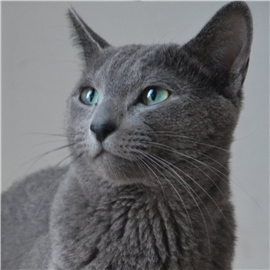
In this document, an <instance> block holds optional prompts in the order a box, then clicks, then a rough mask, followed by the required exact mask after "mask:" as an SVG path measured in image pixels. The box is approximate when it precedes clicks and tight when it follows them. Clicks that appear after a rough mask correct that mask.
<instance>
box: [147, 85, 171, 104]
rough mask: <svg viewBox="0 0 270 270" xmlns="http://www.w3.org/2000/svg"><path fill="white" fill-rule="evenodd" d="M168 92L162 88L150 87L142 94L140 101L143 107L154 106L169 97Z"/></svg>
mask: <svg viewBox="0 0 270 270" xmlns="http://www.w3.org/2000/svg"><path fill="white" fill-rule="evenodd" d="M169 95H170V94H169V92H168V91H167V90H165V89H162V88H157V87H151V88H147V89H146V90H144V92H143V96H142V101H143V103H144V104H145V105H155V104H157V103H160V102H162V101H163V100H165V99H167V98H168V97H169Z"/></svg>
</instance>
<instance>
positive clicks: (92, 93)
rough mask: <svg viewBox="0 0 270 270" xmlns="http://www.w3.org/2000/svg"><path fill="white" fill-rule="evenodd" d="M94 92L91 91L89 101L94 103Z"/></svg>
mask: <svg viewBox="0 0 270 270" xmlns="http://www.w3.org/2000/svg"><path fill="white" fill-rule="evenodd" d="M94 93H95V92H94V91H90V93H89V94H90V95H89V100H90V101H92V100H93V97H94Z"/></svg>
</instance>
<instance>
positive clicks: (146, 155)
mask: <svg viewBox="0 0 270 270" xmlns="http://www.w3.org/2000/svg"><path fill="white" fill-rule="evenodd" d="M137 151H138V152H140V153H141V154H142V155H144V157H145V158H147V159H148V160H149V161H151V162H152V163H154V164H156V165H157V166H158V167H161V166H160V165H159V164H158V163H156V162H155V161H154V160H152V159H151V155H150V154H148V153H144V152H142V151H139V150H137ZM154 168H155V169H156V170H158V169H157V167H156V166H154ZM161 168H162V167H161ZM158 171H159V173H160V174H162V175H163V177H164V179H165V180H166V181H167V182H168V183H169V184H170V186H171V187H172V188H173V189H174V191H175V192H176V194H177V196H178V197H179V199H180V201H181V203H182V205H183V206H184V209H185V212H186V214H187V218H188V220H189V223H190V226H191V229H192V232H193V234H194V230H193V225H192V222H191V219H190V215H189V213H188V210H187V207H186V204H185V202H184V201H183V199H182V197H181V195H180V193H179V192H178V190H177V189H176V188H175V186H174V185H173V184H172V183H171V182H170V180H169V179H168V178H167V177H166V176H165V175H164V174H163V173H162V172H161V171H160V170H158ZM187 192H189V191H188V190H187Z"/></svg>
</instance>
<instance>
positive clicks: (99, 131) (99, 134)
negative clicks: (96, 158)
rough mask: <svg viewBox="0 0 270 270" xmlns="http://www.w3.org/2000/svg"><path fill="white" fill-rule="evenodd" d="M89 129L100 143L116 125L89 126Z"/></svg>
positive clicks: (111, 123)
mask: <svg viewBox="0 0 270 270" xmlns="http://www.w3.org/2000/svg"><path fill="white" fill-rule="evenodd" d="M90 129H91V130H92V131H93V132H94V133H95V134H96V138H97V140H98V141H99V142H102V141H104V140H105V138H106V137H107V136H108V135H110V134H111V133H112V132H113V131H114V130H116V125H115V124H114V123H113V122H107V123H104V124H91V126H90Z"/></svg>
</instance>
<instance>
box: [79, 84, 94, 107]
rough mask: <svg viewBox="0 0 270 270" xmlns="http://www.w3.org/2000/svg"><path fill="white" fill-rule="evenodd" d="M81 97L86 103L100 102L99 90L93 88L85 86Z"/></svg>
mask: <svg viewBox="0 0 270 270" xmlns="http://www.w3.org/2000/svg"><path fill="white" fill-rule="evenodd" d="M80 99H81V101H82V102H83V103H84V104H86V105H94V104H96V103H97V102H98V91H97V90H95V89H91V88H85V89H84V90H82V92H81V95H80Z"/></svg>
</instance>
